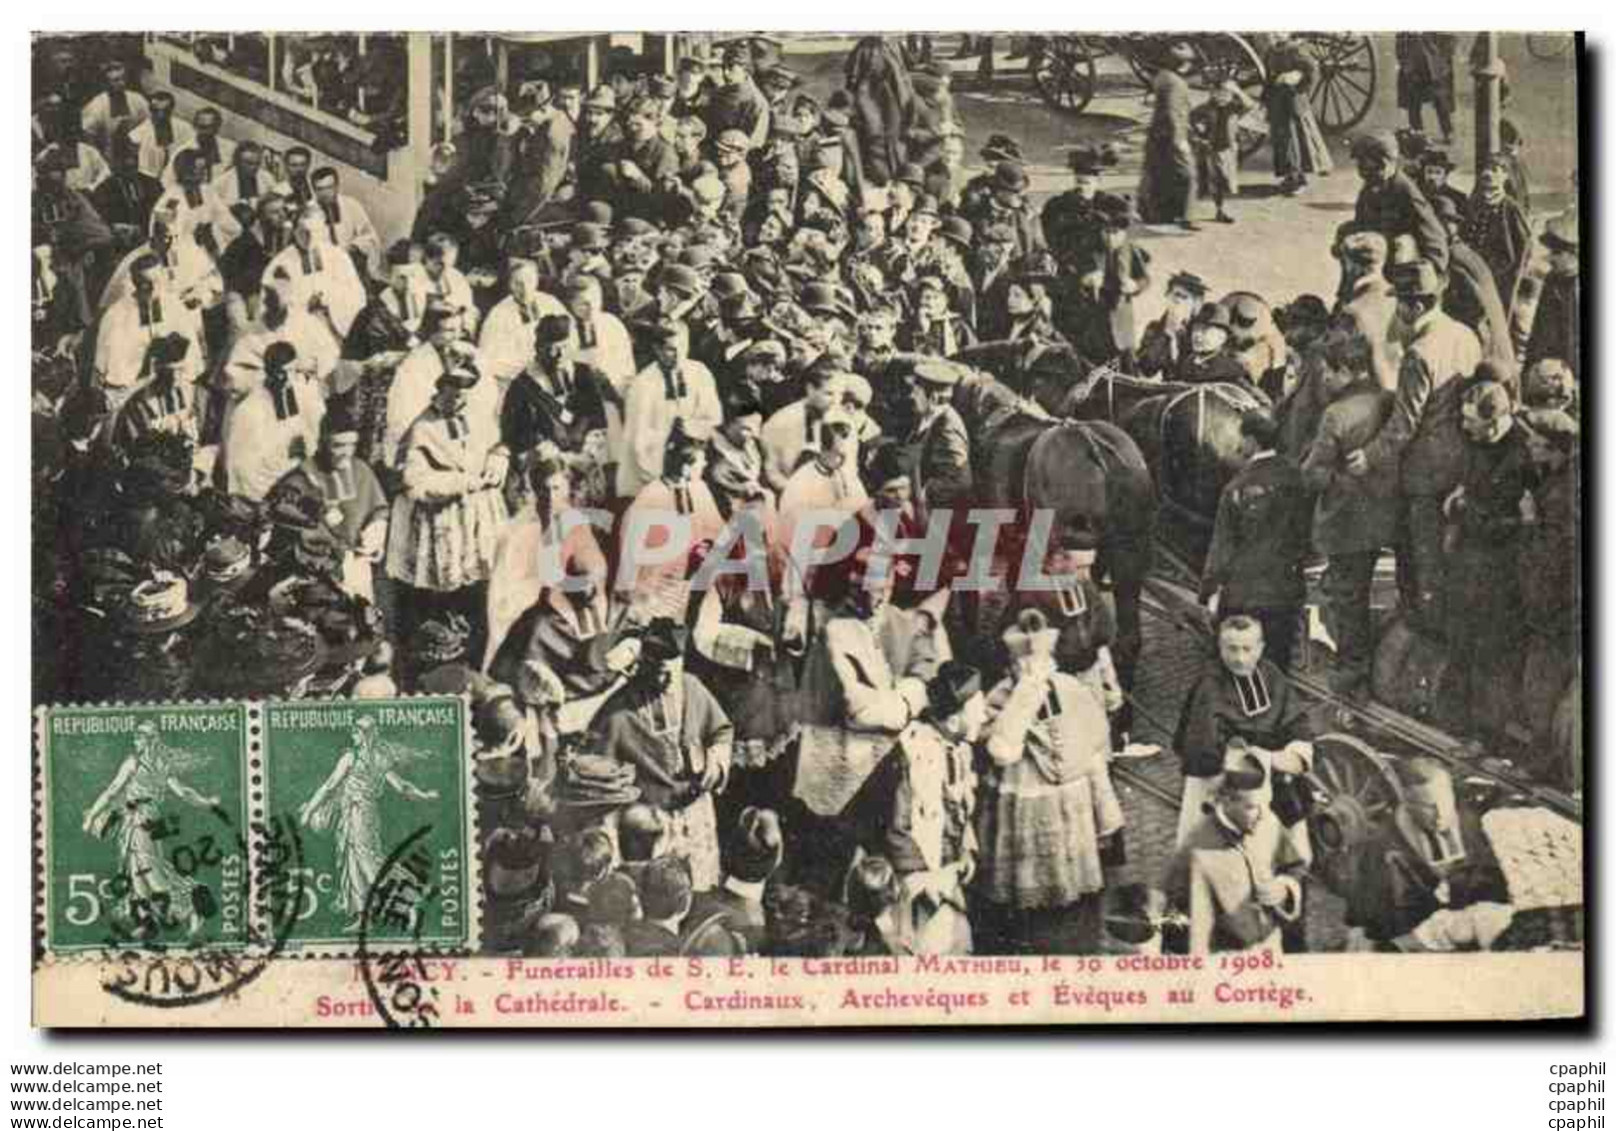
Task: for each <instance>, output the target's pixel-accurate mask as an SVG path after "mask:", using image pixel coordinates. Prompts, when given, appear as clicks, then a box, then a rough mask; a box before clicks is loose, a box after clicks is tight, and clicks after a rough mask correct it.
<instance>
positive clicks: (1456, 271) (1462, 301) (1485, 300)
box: [1435, 196, 1515, 367]
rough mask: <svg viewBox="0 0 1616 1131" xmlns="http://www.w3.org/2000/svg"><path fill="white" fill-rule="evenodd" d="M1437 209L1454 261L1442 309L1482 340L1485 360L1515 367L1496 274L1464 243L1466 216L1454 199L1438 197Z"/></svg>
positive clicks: (1451, 258)
mask: <svg viewBox="0 0 1616 1131" xmlns="http://www.w3.org/2000/svg"><path fill="white" fill-rule="evenodd" d="M1435 208H1436V214H1437V215H1438V216H1439V217H1440V218H1441V220H1442V223H1443V226H1444V227H1446V228H1447V229H1448V255H1449V257H1450V258H1449V262H1448V289H1447V291H1446V292H1444V293H1443V295H1442V309H1443V311H1445V312H1446V313H1447V314H1448V316H1449V317H1451V318H1454V319H1456V320H1457V321H1460V322H1463V323H1464V324H1465V325H1466V326H1469V327H1470V328H1471V329H1472V330H1474V331H1475V332H1476V337H1478V338H1480V339H1481V352H1482V356H1484V357H1488V358H1491V359H1492V360H1494V361H1496V362H1498V363H1499V364H1500V365H1505V366H1509V367H1513V365H1514V361H1515V347H1514V345H1513V343H1512V342H1511V340H1510V329H1509V316H1508V315H1507V314H1506V313H1505V312H1504V302H1503V299H1502V298H1501V297H1500V296H1499V294H1498V284H1497V283H1495V282H1494V281H1493V273H1492V271H1491V270H1490V269H1489V268H1488V266H1487V262H1486V260H1484V259H1482V257H1481V256H1480V255H1478V254H1477V253H1476V250H1475V248H1473V247H1471V246H1470V245H1469V244H1468V243H1466V242H1465V241H1464V237H1463V235H1462V234H1461V232H1460V225H1461V224H1462V222H1463V215H1462V214H1461V213H1460V212H1459V210H1458V205H1457V204H1455V203H1454V200H1453V198H1452V197H1449V196H1440V197H1438V198H1437V200H1436V204H1435Z"/></svg>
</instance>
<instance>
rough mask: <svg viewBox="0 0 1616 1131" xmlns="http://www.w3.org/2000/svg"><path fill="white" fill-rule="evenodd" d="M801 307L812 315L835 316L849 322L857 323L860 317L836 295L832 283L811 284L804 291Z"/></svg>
mask: <svg viewBox="0 0 1616 1131" xmlns="http://www.w3.org/2000/svg"><path fill="white" fill-rule="evenodd" d="M799 305H801V307H802V308H803V309H804V310H806V311H808V313H810V314H817V315H821V316H824V315H833V316H835V317H837V318H845V319H847V320H848V321H849V322H852V321H855V320H856V319H857V317H858V314H857V312H856V311H855V310H853V309H852V307H851V306H850V305H849V304H848V303H847V302H846V301H845V300H844V299H843V298H842V296H841V295H839V294H837V293H836V288H835V286H833V285H832V284H830V283H824V282H813V283H809V284H808V285H807V286H806V287H804V288H803V289H802V301H801V303H800V304H799Z"/></svg>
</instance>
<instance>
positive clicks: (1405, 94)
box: [1397, 31, 1454, 145]
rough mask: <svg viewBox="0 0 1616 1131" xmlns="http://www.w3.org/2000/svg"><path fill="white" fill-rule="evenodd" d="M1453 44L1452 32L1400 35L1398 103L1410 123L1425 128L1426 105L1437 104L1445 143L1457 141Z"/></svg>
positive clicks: (1437, 113) (1424, 32)
mask: <svg viewBox="0 0 1616 1131" xmlns="http://www.w3.org/2000/svg"><path fill="white" fill-rule="evenodd" d="M1453 45H1454V36H1453V35H1452V34H1451V33H1449V32H1440V31H1408V32H1399V33H1398V35H1397V105H1398V106H1399V107H1401V108H1402V109H1404V110H1406V111H1408V124H1409V125H1410V126H1411V127H1413V128H1414V129H1416V130H1422V131H1423V130H1424V129H1425V112H1424V110H1425V104H1426V103H1427V102H1429V103H1430V104H1431V105H1432V106H1434V107H1435V108H1436V120H1437V123H1438V124H1439V125H1440V126H1441V127H1442V143H1443V144H1444V145H1446V144H1448V143H1450V142H1451V141H1452V140H1453Z"/></svg>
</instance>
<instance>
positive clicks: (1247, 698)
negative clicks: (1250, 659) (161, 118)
mask: <svg viewBox="0 0 1616 1131" xmlns="http://www.w3.org/2000/svg"><path fill="white" fill-rule="evenodd" d="M1229 678H1230V679H1231V680H1233V681H1234V693H1235V695H1236V697H1237V698H1238V699H1239V700H1240V710H1241V712H1242V713H1244V714H1245V716H1246V718H1248V719H1250V718H1254V717H1256V716H1257V715H1260V714H1262V713H1264V712H1265V711H1267V710H1268V709H1269V708H1270V707H1272V706H1273V705H1274V700H1273V697H1272V696H1271V695H1269V693H1268V681H1267V679H1265V678H1264V677H1263V673H1262V668H1260V667H1259V668H1257V669H1255V670H1254V671H1253V672H1252V673H1251V674H1250V675H1236V674H1235V673H1234V672H1229Z"/></svg>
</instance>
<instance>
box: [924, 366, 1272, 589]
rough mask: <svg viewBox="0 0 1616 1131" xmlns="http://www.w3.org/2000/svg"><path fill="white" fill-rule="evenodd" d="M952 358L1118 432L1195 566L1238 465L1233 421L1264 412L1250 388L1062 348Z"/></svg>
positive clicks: (1064, 412)
mask: <svg viewBox="0 0 1616 1131" xmlns="http://www.w3.org/2000/svg"><path fill="white" fill-rule="evenodd" d="M954 360H955V361H959V362H962V363H964V364H968V365H974V366H976V367H978V368H980V369H983V370H986V371H987V372H989V373H991V374H993V375H994V376H995V377H996V378H998V379H999V380H1000V381H1002V382H1003V383H1004V384H1006V385H1007V386H1009V387H1010V388H1011V389H1013V390H1014V391H1016V392H1018V393H1020V394H1021V395H1023V396H1026V397H1029V398H1031V399H1032V400H1033V401H1035V402H1036V403H1037V404H1038V406H1039V407H1040V408H1041V409H1043V410H1044V411H1045V412H1047V413H1049V414H1050V415H1052V416H1056V417H1063V418H1070V419H1075V420H1087V421H1107V422H1109V423H1112V424H1115V425H1117V426H1119V427H1120V428H1122V429H1123V431H1125V432H1126V433H1127V434H1128V436H1129V437H1130V438H1131V439H1132V440H1133V442H1134V443H1135V444H1137V445H1138V447H1139V450H1140V451H1141V453H1143V455H1144V458H1145V461H1146V463H1147V464H1148V466H1149V468H1150V471H1151V475H1152V477H1153V478H1154V480H1155V483H1156V486H1157V490H1158V493H1159V497H1160V502H1161V505H1162V510H1163V511H1164V512H1165V513H1164V515H1163V518H1164V519H1165V520H1166V521H1168V522H1169V523H1171V532H1172V534H1173V538H1172V542H1173V544H1174V546H1175V548H1176V549H1178V550H1179V551H1180V552H1181V553H1182V554H1184V556H1185V557H1186V558H1187V559H1188V560H1189V561H1190V563H1191V564H1192V565H1193V566H1196V567H1198V566H1199V565H1200V563H1201V561H1202V560H1203V559H1204V557H1205V555H1206V549H1207V546H1208V545H1209V544H1210V542H1211V538H1212V524H1213V521H1214V520H1215V519H1216V517H1217V512H1218V500H1219V498H1220V497H1221V496H1222V494H1223V488H1224V487H1225V486H1227V485H1228V482H1229V480H1230V479H1232V478H1234V475H1235V473H1236V472H1238V471H1239V470H1240V469H1241V468H1242V467H1243V466H1244V465H1245V457H1244V453H1243V445H1242V438H1241V433H1240V420H1241V417H1243V416H1244V415H1245V414H1246V413H1247V412H1250V411H1252V410H1253V409H1271V408H1272V407H1273V406H1272V404H1271V403H1270V402H1269V399H1268V398H1267V397H1266V396H1265V395H1264V394H1263V393H1262V392H1261V391H1260V390H1258V389H1255V388H1253V387H1250V386H1246V385H1237V384H1231V383H1228V382H1210V383H1205V384H1190V383H1185V382H1177V381H1157V380H1152V379H1150V378H1145V377H1131V376H1128V375H1126V374H1123V373H1119V372H1117V371H1116V370H1114V369H1111V368H1109V367H1107V366H1099V365H1094V364H1092V363H1091V362H1089V361H1088V360H1087V359H1085V358H1084V357H1083V356H1082V354H1080V353H1079V352H1078V351H1077V350H1075V349H1073V348H1072V347H1071V346H1067V345H1054V346H1044V345H1039V344H1036V343H1027V342H1015V341H998V342H984V343H980V344H978V345H975V346H972V347H971V348H969V349H966V350H962V351H960V353H959V354H958V355H957V356H956V357H955V358H954ZM957 400H958V398H956V401H957Z"/></svg>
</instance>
